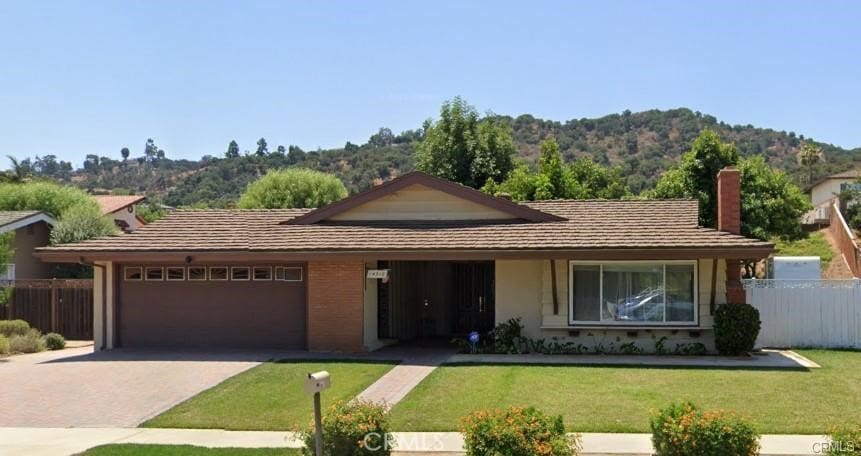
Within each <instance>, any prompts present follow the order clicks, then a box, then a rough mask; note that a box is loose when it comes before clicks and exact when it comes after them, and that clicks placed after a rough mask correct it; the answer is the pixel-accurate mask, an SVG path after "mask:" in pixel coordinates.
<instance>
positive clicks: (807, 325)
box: [744, 279, 861, 348]
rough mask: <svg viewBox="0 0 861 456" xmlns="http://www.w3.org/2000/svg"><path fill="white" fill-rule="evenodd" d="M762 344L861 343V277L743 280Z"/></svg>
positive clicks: (841, 345) (831, 345)
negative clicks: (759, 323)
mask: <svg viewBox="0 0 861 456" xmlns="http://www.w3.org/2000/svg"><path fill="white" fill-rule="evenodd" d="M744 288H745V291H746V294H747V302H748V303H749V304H751V305H753V306H754V307H756V308H757V309H759V313H760V319H761V320H762V330H761V331H760V333H759V339H757V346H762V347H829V348H838V347H854V348H861V280H857V279H855V280H745V281H744Z"/></svg>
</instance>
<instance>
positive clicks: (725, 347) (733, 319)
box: [714, 304, 762, 355]
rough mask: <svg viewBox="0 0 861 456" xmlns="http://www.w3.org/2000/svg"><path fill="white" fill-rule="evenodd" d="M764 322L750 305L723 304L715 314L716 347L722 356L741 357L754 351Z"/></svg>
mask: <svg viewBox="0 0 861 456" xmlns="http://www.w3.org/2000/svg"><path fill="white" fill-rule="evenodd" d="M761 325H762V322H760V320H759V311H758V310H756V307H753V306H752V305H750V304H723V305H721V306H720V307H718V308H717V311H716V312H715V325H714V329H715V347H716V348H717V351H718V353H720V354H722V355H741V354H744V353H747V352H749V351H751V350H753V345H754V344H755V343H756V337H757V336H758V335H759V329H760V327H761Z"/></svg>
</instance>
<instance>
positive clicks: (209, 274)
mask: <svg viewBox="0 0 861 456" xmlns="http://www.w3.org/2000/svg"><path fill="white" fill-rule="evenodd" d="M213 268H215V269H222V268H223V269H224V270H225V272H226V273H225V274H224V278H223V279H213V278H212V269H213ZM206 278H207V279H209V281H210V282H227V281H228V280H230V267H228V266H208V267H207V268H206Z"/></svg>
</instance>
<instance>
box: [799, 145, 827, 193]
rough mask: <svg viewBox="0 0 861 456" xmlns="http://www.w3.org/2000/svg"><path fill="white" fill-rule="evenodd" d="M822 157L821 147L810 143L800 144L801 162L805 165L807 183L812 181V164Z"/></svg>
mask: <svg viewBox="0 0 861 456" xmlns="http://www.w3.org/2000/svg"><path fill="white" fill-rule="evenodd" d="M821 158H822V148H821V147H819V146H817V145H815V144H811V143H807V144H805V145H803V146H801V164H802V165H804V166H806V167H807V183H808V184H812V183H813V166H814V165H816V164H817V163H819V160H820V159H821Z"/></svg>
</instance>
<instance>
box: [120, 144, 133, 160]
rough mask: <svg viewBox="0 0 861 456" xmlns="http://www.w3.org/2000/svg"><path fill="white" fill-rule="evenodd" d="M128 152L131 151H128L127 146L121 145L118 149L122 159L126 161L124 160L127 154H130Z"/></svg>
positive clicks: (126, 158)
mask: <svg viewBox="0 0 861 456" xmlns="http://www.w3.org/2000/svg"><path fill="white" fill-rule="evenodd" d="M130 153H131V152H129V148H128V147H123V148H122V149H120V155H122V156H123V161H126V160H128V159H129V154H130Z"/></svg>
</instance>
